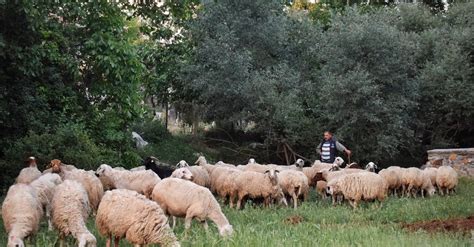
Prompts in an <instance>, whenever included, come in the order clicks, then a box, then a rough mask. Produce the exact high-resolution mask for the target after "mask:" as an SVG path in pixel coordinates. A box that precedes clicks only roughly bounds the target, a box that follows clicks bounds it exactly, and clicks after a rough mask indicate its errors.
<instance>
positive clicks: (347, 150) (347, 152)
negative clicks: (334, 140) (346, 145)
mask: <svg viewBox="0 0 474 247" xmlns="http://www.w3.org/2000/svg"><path fill="white" fill-rule="evenodd" d="M344 151H345V152H346V154H347V156H351V154H352V152H351V150H349V149H346V150H344Z"/></svg>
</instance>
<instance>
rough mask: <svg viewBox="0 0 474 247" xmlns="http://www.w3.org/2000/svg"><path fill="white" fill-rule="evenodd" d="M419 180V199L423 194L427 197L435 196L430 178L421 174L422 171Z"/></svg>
mask: <svg viewBox="0 0 474 247" xmlns="http://www.w3.org/2000/svg"><path fill="white" fill-rule="evenodd" d="M419 179H421V183H420V184H421V185H420V192H421V197H423V198H424V197H425V194H426V195H428V196H432V195H434V194H435V192H436V189H435V187H434V186H433V184H432V183H431V179H430V176H429V174H426V173H423V171H422V172H421V173H420V177H419Z"/></svg>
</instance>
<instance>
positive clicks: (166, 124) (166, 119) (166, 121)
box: [165, 102, 168, 130]
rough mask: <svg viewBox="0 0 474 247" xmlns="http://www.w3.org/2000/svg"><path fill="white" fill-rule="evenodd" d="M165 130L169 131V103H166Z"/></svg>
mask: <svg viewBox="0 0 474 247" xmlns="http://www.w3.org/2000/svg"><path fill="white" fill-rule="evenodd" d="M165 128H166V129H167V130H168V102H166V103H165Z"/></svg>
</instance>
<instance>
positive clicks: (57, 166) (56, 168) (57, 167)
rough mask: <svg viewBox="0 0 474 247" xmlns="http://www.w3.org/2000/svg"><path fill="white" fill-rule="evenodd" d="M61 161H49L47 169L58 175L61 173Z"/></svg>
mask: <svg viewBox="0 0 474 247" xmlns="http://www.w3.org/2000/svg"><path fill="white" fill-rule="evenodd" d="M61 164H62V162H61V160H58V159H54V160H51V162H49V165H48V167H47V168H51V170H52V171H53V172H54V173H59V172H61Z"/></svg>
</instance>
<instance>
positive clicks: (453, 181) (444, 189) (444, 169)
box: [436, 166, 458, 195]
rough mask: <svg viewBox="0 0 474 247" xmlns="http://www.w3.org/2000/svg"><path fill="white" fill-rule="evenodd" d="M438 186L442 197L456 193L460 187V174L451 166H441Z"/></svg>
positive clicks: (437, 175)
mask: <svg viewBox="0 0 474 247" xmlns="http://www.w3.org/2000/svg"><path fill="white" fill-rule="evenodd" d="M436 186H438V190H439V193H440V194H441V195H444V194H446V195H449V194H451V193H454V192H455V191H456V187H457V186H458V173H457V172H456V171H455V170H454V169H453V168H452V167H450V166H440V167H439V168H438V172H437V173H436Z"/></svg>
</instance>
